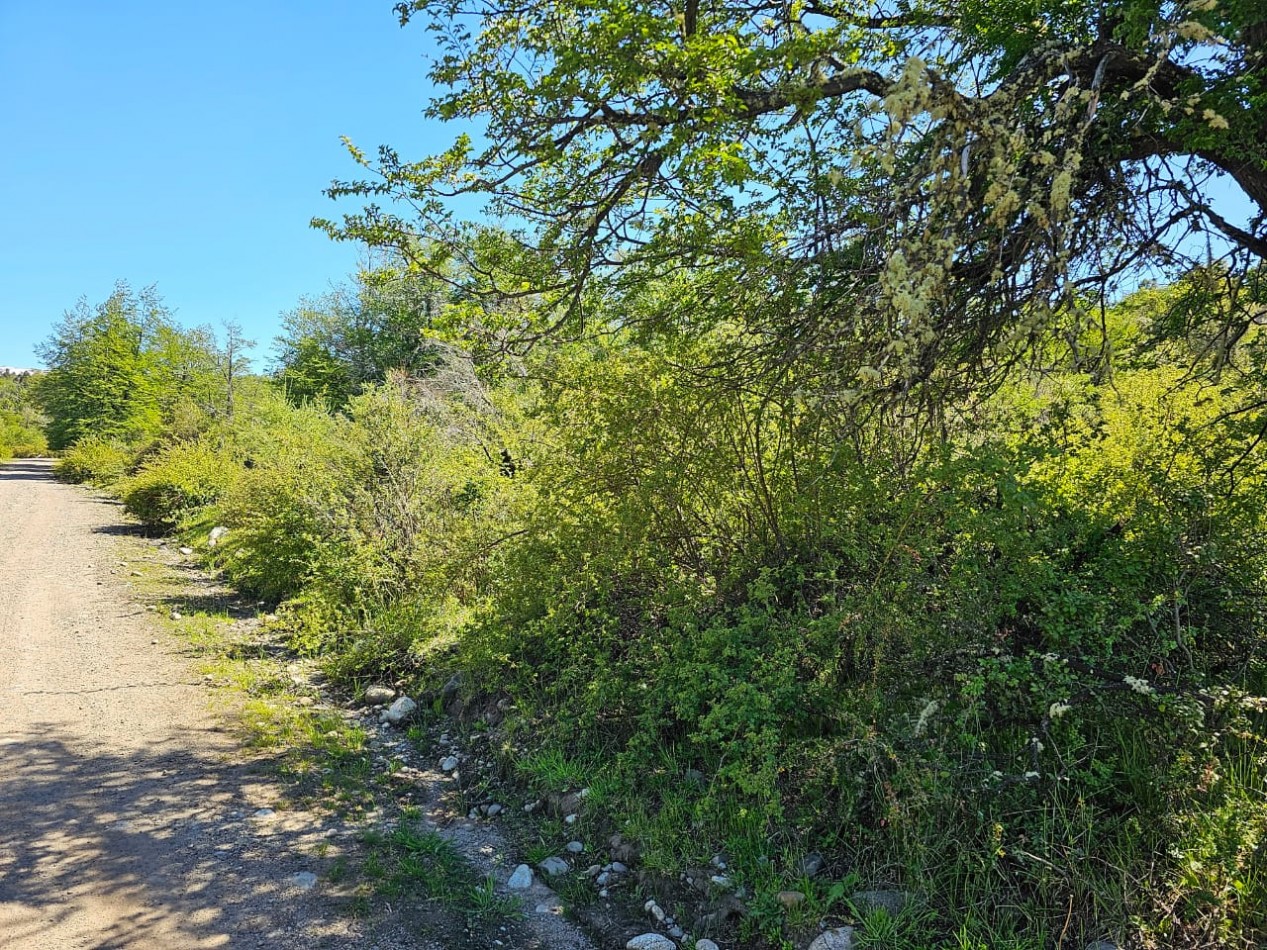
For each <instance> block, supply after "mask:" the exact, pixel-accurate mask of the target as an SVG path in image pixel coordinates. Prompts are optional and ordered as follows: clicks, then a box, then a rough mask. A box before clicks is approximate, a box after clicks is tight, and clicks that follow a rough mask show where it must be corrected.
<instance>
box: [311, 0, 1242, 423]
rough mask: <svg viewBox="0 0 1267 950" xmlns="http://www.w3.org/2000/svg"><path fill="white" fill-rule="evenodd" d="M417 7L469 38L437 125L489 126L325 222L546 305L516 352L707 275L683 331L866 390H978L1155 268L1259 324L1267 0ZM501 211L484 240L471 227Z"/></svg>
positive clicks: (413, 10)
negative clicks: (1214, 292)
mask: <svg viewBox="0 0 1267 950" xmlns="http://www.w3.org/2000/svg"><path fill="white" fill-rule="evenodd" d="M397 12H398V14H399V16H400V19H401V21H402V23H406V22H409V21H411V20H416V19H423V20H425V21H427V23H428V25H429V26H430V28H431V29H432V30H434V31H435V33H436V36H437V37H438V41H439V44H440V46H441V49H442V51H443V55H442V56H441V58H440V59H439V60H438V61H437V62H436V64H435V66H434V70H433V78H434V80H435V81H436V82H437V83H438V84H439V85H440V86H441V87H442V90H444V91H442V92H441V94H440V95H439V96H438V97H437V98H436V99H435V100H434V101H433V102H432V104H431V107H430V113H431V114H432V115H433V116H438V117H441V118H444V119H453V120H458V121H459V122H460V123H465V124H467V125H468V127H469V126H471V125H473V126H474V127H475V129H476V134H475V136H474V137H472V136H470V135H466V134H463V135H460V136H457V138H456V141H455V143H454V144H453V146H452V148H450V149H449V150H447V151H445V152H443V153H441V154H439V155H436V156H433V157H430V158H426V159H424V160H421V161H409V160H406V159H404V158H402V157H401V156H399V155H398V154H397V152H396V151H394V150H393V149H391V148H389V147H384V148H382V149H380V151H379V153H378V155H377V158H376V159H374V158H371V157H370V156H368V155H366V154H364V153H363V152H361V151H360V150H359V149H357V148H356V147H355V146H351V148H352V152H353V155H354V156H355V157H356V159H357V160H358V161H360V162H361V163H362V164H363V165H364V166H365V168H366V169H368V170H370V171H372V172H373V174H372V175H370V176H369V177H367V178H366V179H364V180H360V181H347V182H338V183H336V184H335V185H334V186H333V187H332V188H331V189H330V192H329V193H330V195H331V196H332V197H335V198H340V197H344V196H348V195H356V196H362V197H367V198H369V199H370V200H372V201H373V202H374V203H373V204H370V205H369V206H368V207H366V208H365V209H364V210H363V211H362V212H359V213H354V214H349V215H345V216H344V217H343V218H342V219H341V220H339V221H332V220H324V221H320V220H319V221H318V222H317V223H318V224H319V225H321V226H324V227H325V228H326V229H327V230H329V231H330V233H331V234H333V235H334V236H336V237H339V238H346V239H355V240H363V241H368V242H369V243H370V244H373V245H378V246H388V247H392V248H395V249H396V250H397V251H399V252H400V253H402V254H404V255H406V256H407V257H409V258H411V259H412V260H413V262H414V263H415V264H416V265H417V266H419V267H422V268H424V269H429V270H431V271H432V272H433V273H435V274H438V275H439V274H447V275H448V276H449V279H454V278H453V275H460V276H459V277H458V278H457V279H458V280H460V281H461V282H462V283H464V289H465V290H466V291H467V292H469V293H471V294H475V295H483V296H485V297H486V298H487V299H490V300H496V301H498V302H500V303H502V304H503V305H504V303H505V302H506V301H511V300H516V299H522V300H525V301H530V302H531V303H532V305H533V310H534V312H535V313H536V315H537V319H536V320H535V321H530V322H528V323H525V322H524V321H522V320H519V319H516V320H515V321H510V322H508V323H505V324H504V325H495V326H494V327H493V329H495V330H497V331H498V332H499V333H500V336H501V338H502V342H503V343H504V342H506V341H507V340H509V341H510V342H514V341H515V340H517V339H531V338H533V337H534V336H535V335H536V334H539V333H540V332H542V331H543V330H548V329H550V328H551V327H554V326H559V325H563V326H567V325H571V326H572V327H576V326H579V325H582V324H583V323H584V322H585V321H586V320H588V319H591V318H592V317H593V314H594V313H595V312H596V311H595V301H597V300H600V299H601V300H608V301H609V300H611V299H613V294H616V295H620V294H624V295H643V296H645V288H647V287H648V286H650V285H651V283H650V282H654V284H655V285H656V286H661V287H663V286H665V285H666V282H667V284H668V285H669V286H670V287H671V286H672V284H673V282H674V281H675V280H676V279H677V278H676V277H675V275H678V274H681V273H683V272H690V273H691V274H692V282H691V287H692V290H691V291H690V292H687V293H683V294H675V293H672V292H670V293H667V294H662V295H661V300H660V302H659V304H658V306H657V307H653V308H651V310H652V316H653V318H654V317H655V315H656V314H657V313H658V319H657V322H658V323H659V325H661V326H663V327H669V328H673V329H676V330H682V329H686V330H691V329H693V328H697V327H700V326H716V325H718V324H725V325H729V326H733V327H736V328H737V329H738V331H739V332H738V334H737V337H738V338H740V339H742V340H743V341H745V346H747V347H749V348H750V349H752V350H753V351H754V352H756V353H758V354H759V355H760V356H761V357H762V358H761V359H759V360H757V361H755V362H754V363H753V364H744V365H745V366H747V365H754V366H760V367H765V368H767V369H769V368H771V367H773V368H775V369H778V368H781V367H786V366H787V365H789V364H790V363H791V362H794V361H797V362H798V365H804V360H805V359H806V358H808V359H809V360H810V363H811V366H812V367H813V369H812V372H814V373H815V374H817V375H818V376H819V378H820V379H824V380H825V384H824V386H823V387H822V390H823V391H824V392H827V391H830V392H833V393H837V394H838V395H839V396H840V398H842V399H844V400H846V401H850V400H856V399H858V398H861V397H863V396H866V395H867V394H868V393H876V392H878V393H885V394H899V395H904V394H909V393H930V392H931V393H936V392H942V391H945V390H946V389H947V388H952V387H958V386H966V387H975V386H979V385H981V384H982V382H983V381H988V380H989V379H990V378H997V377H998V376H999V375H1000V374H1001V373H1003V372H1005V371H1006V370H1007V368H1008V367H1010V366H1012V365H1014V363H1015V361H1016V360H1018V359H1020V358H1023V357H1024V356H1026V355H1028V354H1032V353H1034V352H1036V348H1035V347H1034V346H1033V344H1034V343H1035V342H1036V341H1038V340H1041V339H1043V338H1047V337H1050V335H1051V334H1052V333H1053V332H1060V333H1061V334H1062V335H1064V336H1066V337H1067V338H1069V339H1071V340H1073V339H1081V338H1082V337H1083V336H1084V335H1085V334H1084V330H1085V324H1086V323H1087V322H1088V321H1092V320H1094V319H1096V317H1097V315H1098V314H1099V313H1100V308H1099V306H1098V305H1099V304H1101V303H1103V302H1105V301H1106V300H1109V299H1111V298H1112V296H1113V295H1114V294H1115V293H1117V292H1119V291H1120V290H1121V288H1122V287H1129V286H1130V285H1132V284H1133V283H1135V282H1138V281H1139V280H1140V279H1141V278H1143V277H1146V276H1165V275H1170V274H1176V273H1181V272H1190V271H1192V270H1193V268H1194V267H1200V268H1204V269H1205V270H1206V271H1207V272H1209V273H1211V274H1216V275H1218V276H1219V278H1220V280H1221V281H1222V282H1223V283H1224V285H1225V286H1224V287H1222V288H1220V290H1219V293H1220V295H1226V294H1228V293H1229V292H1230V294H1231V298H1232V300H1233V305H1232V306H1230V307H1224V308H1222V309H1221V315H1222V318H1223V319H1225V320H1226V323H1227V331H1228V332H1229V333H1231V334H1233V335H1235V334H1237V333H1239V332H1241V331H1242V330H1243V328H1244V327H1245V326H1247V325H1248V324H1249V321H1251V320H1252V319H1253V318H1254V316H1255V314H1256V313H1257V312H1258V310H1259V309H1260V300H1261V298H1262V293H1261V291H1260V290H1259V289H1258V285H1257V280H1256V279H1254V275H1255V274H1256V268H1258V267H1259V265H1260V264H1261V262H1262V259H1263V257H1264V255H1265V254H1267V230H1265V229H1264V212H1265V211H1267V74H1265V68H1267V5H1264V4H1263V3H1261V0H1192V2H1189V3H1171V2H1158V0H1095V2H1091V0H942V2H931V0H928V2H925V0H896V2H893V3H865V2H848V0H846V2H838V0H796V2H783V0H773V2H765V0H752V2H735V0H668V2H664V0H635V2H627V3H612V2H609V0H567V2H540V0H525V2H522V3H515V4H505V3H502V2H500V0H414V2H410V3H401V4H399V5H398V6H397ZM454 199H460V200H456V201H455V200H454ZM473 204H475V205H478V206H479V207H480V209H481V219H482V220H483V221H484V222H485V224H482V225H481V224H472V223H466V222H463V221H461V220H460V219H459V218H458V217H457V216H455V213H454V209H455V208H470V207H472V206H473ZM488 222H493V223H495V225H496V226H495V227H492V226H490V225H489V224H488ZM455 258H456V259H457V266H455ZM1247 275H1249V277H1250V279H1246V277H1247ZM643 302H644V303H645V300H644V301H643ZM647 309H648V308H647V307H645V306H640V307H639V308H638V310H639V312H642V313H645V312H646V310H647ZM802 375H803V374H802Z"/></svg>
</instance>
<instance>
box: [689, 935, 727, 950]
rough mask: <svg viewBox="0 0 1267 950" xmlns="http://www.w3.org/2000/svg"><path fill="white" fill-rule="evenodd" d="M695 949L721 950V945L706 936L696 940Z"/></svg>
mask: <svg viewBox="0 0 1267 950" xmlns="http://www.w3.org/2000/svg"><path fill="white" fill-rule="evenodd" d="M695 950H721V947H719V946H717V944H715V943H713V941H711V940H708V939H707V938H706V939H704V940H696V941H695Z"/></svg>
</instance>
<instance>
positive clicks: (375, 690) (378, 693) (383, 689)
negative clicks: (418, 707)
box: [362, 686, 396, 706]
mask: <svg viewBox="0 0 1267 950" xmlns="http://www.w3.org/2000/svg"><path fill="white" fill-rule="evenodd" d="M395 698H396V691H395V690H394V689H392V688H391V687H390V686H371V687H369V688H368V689H367V690H365V695H364V696H363V697H362V700H363V701H364V702H365V704H366V705H367V706H377V705H378V704H380V703H390V702H391V701H392V700H393V699H395Z"/></svg>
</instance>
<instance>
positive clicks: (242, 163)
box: [0, 0, 453, 366]
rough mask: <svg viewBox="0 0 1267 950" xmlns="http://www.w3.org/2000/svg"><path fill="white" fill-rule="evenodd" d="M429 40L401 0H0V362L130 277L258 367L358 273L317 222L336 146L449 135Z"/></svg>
mask: <svg viewBox="0 0 1267 950" xmlns="http://www.w3.org/2000/svg"><path fill="white" fill-rule="evenodd" d="M432 49H433V47H432V46H431V41H430V38H429V34H428V33H427V32H426V31H425V30H424V29H423V28H422V27H421V24H413V25H411V26H410V27H408V28H406V29H403V30H402V29H401V27H400V26H399V24H398V23H397V21H396V18H395V16H394V15H393V13H392V0H250V2H246V0H221V2H218V3H214V4H190V3H172V2H171V0H165V2H157V0H109V2H102V0H91V2H90V0H58V2H52V0H0V143H3V148H2V150H0V365H9V366H28V365H35V364H36V359H35V357H34V355H33V349H32V348H33V347H34V345H35V344H36V343H37V342H38V341H39V340H41V339H43V338H44V337H45V336H47V335H48V331H49V328H50V327H51V325H52V324H53V323H54V322H55V321H56V320H57V319H58V318H59V317H60V316H61V314H62V312H63V311H65V310H66V309H68V308H70V307H72V306H73V305H74V303H75V301H76V300H78V299H79V297H81V296H86V297H87V298H88V299H89V300H90V301H92V302H94V303H95V302H99V301H100V300H102V299H104V298H105V297H106V296H108V294H109V293H110V290H111V288H112V287H113V285H114V282H115V281H116V280H120V279H123V280H127V281H129V282H130V283H132V284H133V286H135V287H141V286H145V285H148V284H157V285H158V289H159V292H160V293H161V294H162V295H163V297H164V299H165V300H166V302H167V304H168V305H169V306H171V307H173V308H174V309H175V310H176V312H177V316H178V318H179V319H180V320H181V321H182V322H184V323H187V324H191V325H194V324H202V323H210V324H213V325H218V324H219V323H220V322H221V321H222V320H236V321H238V322H239V323H241V324H242V326H243V327H244V328H245V330H246V331H247V334H248V335H249V336H251V337H253V338H254V339H256V340H257V341H258V342H259V344H260V346H259V347H258V348H257V350H256V355H257V358H258V357H262V356H266V354H267V350H268V346H269V344H270V343H271V340H272V338H273V336H275V335H276V333H277V327H278V316H279V314H280V313H281V312H282V311H284V310H286V309H289V308H290V307H292V306H294V305H295V304H296V303H297V302H298V299H299V298H300V297H301V296H303V295H305V294H319V293H322V292H323V291H325V290H326V289H328V288H329V286H330V284H331V283H332V282H337V281H339V280H341V279H343V278H344V277H345V276H346V275H347V274H349V273H350V272H351V271H353V270H354V269H355V267H356V263H357V259H358V255H359V253H360V252H359V251H358V249H357V248H356V247H355V246H352V245H340V244H335V243H334V242H332V241H330V240H329V239H328V238H327V237H325V236H324V235H323V234H320V233H319V232H317V231H314V230H312V229H311V228H309V226H308V221H309V219H310V218H311V217H312V216H313V215H315V214H323V215H330V214H331V213H332V212H334V211H335V210H336V206H335V205H333V204H332V203H331V202H330V201H329V199H327V198H326V197H325V196H324V195H322V194H321V190H322V188H324V187H325V186H326V185H327V184H328V183H329V182H330V180H331V179H332V178H336V177H356V173H357V171H358V169H357V168H356V166H355V165H354V164H353V163H352V161H351V159H350V158H349V157H348V156H347V154H346V153H345V152H344V150H343V147H342V145H341V144H340V142H339V136H341V135H347V136H349V137H351V138H352V139H353V140H354V141H355V142H357V144H359V145H361V146H362V147H364V148H366V149H367V150H370V151H372V150H373V149H374V148H375V147H376V146H378V145H379V144H380V143H390V144H392V145H395V146H397V147H399V149H400V150H401V153H402V154H403V155H405V156H408V157H421V156H422V155H423V154H425V153H430V152H433V151H438V150H440V149H441V148H443V147H444V146H445V145H447V144H448V142H449V140H450V138H451V137H452V134H453V133H452V131H451V130H449V129H447V128H445V127H442V126H440V125H439V124H438V123H432V122H429V121H428V120H426V119H425V118H424V117H423V115H422V110H423V108H424V107H425V106H426V103H427V99H428V95H429V84H428V82H427V78H426V72H427V68H428V60H427V56H428V54H429V52H430V51H431V50H432ZM257 362H258V360H257Z"/></svg>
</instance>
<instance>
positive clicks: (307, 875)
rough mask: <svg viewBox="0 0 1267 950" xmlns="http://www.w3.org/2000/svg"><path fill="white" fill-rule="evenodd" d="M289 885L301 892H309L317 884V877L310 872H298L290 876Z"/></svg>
mask: <svg viewBox="0 0 1267 950" xmlns="http://www.w3.org/2000/svg"><path fill="white" fill-rule="evenodd" d="M290 883H291V884H293V885H295V887H297V888H299V889H300V890H301V891H310V890H312V889H313V888H314V887H315V886H316V884H317V875H315V874H313V873H312V872H311V871H300V872H299V873H297V874H292V875H291V876H290Z"/></svg>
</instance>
